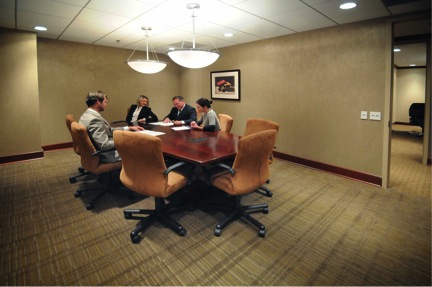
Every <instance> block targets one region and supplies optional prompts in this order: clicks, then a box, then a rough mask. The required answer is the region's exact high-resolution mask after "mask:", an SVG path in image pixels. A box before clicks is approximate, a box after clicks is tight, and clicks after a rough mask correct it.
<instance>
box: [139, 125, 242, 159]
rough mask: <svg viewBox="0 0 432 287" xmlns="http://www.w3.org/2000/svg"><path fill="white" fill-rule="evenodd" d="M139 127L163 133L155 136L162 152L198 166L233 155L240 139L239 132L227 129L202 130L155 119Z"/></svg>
mask: <svg viewBox="0 0 432 287" xmlns="http://www.w3.org/2000/svg"><path fill="white" fill-rule="evenodd" d="M142 127H144V129H146V131H148V132H149V133H150V134H151V133H155V134H157V133H163V134H158V135H156V136H157V137H159V138H160V139H161V140H162V152H163V153H164V155H166V156H169V157H173V158H176V159H178V160H181V161H185V162H189V163H193V164H195V165H197V166H200V167H206V166H208V165H210V164H212V163H215V162H219V161H223V160H227V159H232V158H234V157H235V155H236V153H237V147H238V141H239V139H240V136H238V135H234V134H231V133H226V132H221V131H216V132H206V131H202V130H197V129H188V127H187V126H182V127H174V126H162V125H160V123H158V124H145V125H142ZM173 128H180V129H181V130H174V129H173Z"/></svg>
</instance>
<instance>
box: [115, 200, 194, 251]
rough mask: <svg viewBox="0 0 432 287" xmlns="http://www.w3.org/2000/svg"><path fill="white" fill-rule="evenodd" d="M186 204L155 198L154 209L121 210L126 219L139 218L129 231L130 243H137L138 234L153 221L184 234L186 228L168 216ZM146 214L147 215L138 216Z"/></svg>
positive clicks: (138, 240)
mask: <svg viewBox="0 0 432 287" xmlns="http://www.w3.org/2000/svg"><path fill="white" fill-rule="evenodd" d="M184 208H186V206H171V205H170V204H166V203H165V200H164V199H163V198H159V197H156V198H155V209H153V210H148V209H126V210H124V211H123V213H124V217H125V218H126V219H133V220H139V221H140V222H139V223H138V224H137V225H136V227H135V229H134V230H132V232H131V233H130V237H131V240H132V243H139V242H140V240H141V236H140V234H142V233H143V232H144V231H145V230H146V229H148V228H149V227H150V226H151V225H153V224H154V223H155V222H160V223H162V224H163V225H164V226H166V227H168V228H170V229H171V230H173V231H174V232H176V233H177V234H178V235H179V236H185V235H186V233H187V231H186V229H185V228H184V227H183V226H182V225H181V224H180V223H178V222H177V221H175V220H174V219H173V218H172V217H170V216H169V214H170V213H172V212H174V211H176V210H180V209H184ZM139 215H147V216H139Z"/></svg>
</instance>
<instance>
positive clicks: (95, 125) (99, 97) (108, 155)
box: [79, 91, 144, 162]
mask: <svg viewBox="0 0 432 287" xmlns="http://www.w3.org/2000/svg"><path fill="white" fill-rule="evenodd" d="M107 101H108V97H107V95H106V94H105V93H104V92H102V91H97V92H89V93H88V95H87V97H86V104H87V107H88V109H87V110H86V111H85V112H84V114H83V115H82V116H81V118H80V120H79V123H80V124H82V125H84V126H85V127H86V128H87V131H88V133H89V136H90V138H91V139H92V142H93V144H94V145H95V148H96V149H97V150H100V151H107V152H103V153H101V154H100V155H99V159H100V161H101V162H116V161H119V160H121V159H120V157H119V154H118V153H117V151H116V150H114V140H113V130H115V129H123V130H130V131H139V130H144V129H143V128H142V127H138V126H134V127H127V126H126V127H119V128H112V127H111V126H110V124H109V123H108V122H107V121H106V120H105V119H104V118H103V117H102V116H101V115H100V112H103V111H104V110H105V107H106V106H107Z"/></svg>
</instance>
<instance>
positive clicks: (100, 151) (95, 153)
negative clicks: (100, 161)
mask: <svg viewBox="0 0 432 287" xmlns="http://www.w3.org/2000/svg"><path fill="white" fill-rule="evenodd" d="M113 150H116V149H115V148H112V149H107V150H97V151H95V152H94V153H92V156H95V155H99V154H101V153H104V152H109V151H113Z"/></svg>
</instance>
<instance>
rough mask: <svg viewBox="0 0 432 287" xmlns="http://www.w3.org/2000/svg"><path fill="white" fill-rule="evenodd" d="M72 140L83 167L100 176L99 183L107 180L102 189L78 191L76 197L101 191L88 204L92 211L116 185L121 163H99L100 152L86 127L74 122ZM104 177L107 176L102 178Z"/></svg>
mask: <svg viewBox="0 0 432 287" xmlns="http://www.w3.org/2000/svg"><path fill="white" fill-rule="evenodd" d="M71 131H72V138H73V140H74V142H76V143H77V145H78V149H79V155H80V157H81V165H82V167H83V168H84V169H85V170H86V171H88V172H89V173H91V174H94V175H97V176H98V182H102V183H103V179H107V181H108V182H107V183H105V184H104V185H103V186H102V188H101V189H95V190H77V191H76V193H75V197H80V196H81V194H82V193H83V192H87V191H99V192H98V193H97V194H96V196H95V197H93V198H91V199H90V200H89V201H88V202H87V204H86V208H87V209H92V208H93V206H94V203H95V201H96V200H97V199H99V198H100V197H101V196H102V195H103V194H104V193H105V192H107V191H108V190H109V189H110V188H111V186H112V185H113V183H114V180H113V174H112V172H113V171H119V170H120V169H121V162H113V163H103V162H100V161H99V154H100V152H99V151H96V148H95V147H94V146H93V144H92V142H91V140H90V137H89V135H88V133H87V129H86V128H85V126H83V125H81V124H79V123H77V122H72V124H71ZM102 175H107V176H106V177H102Z"/></svg>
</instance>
